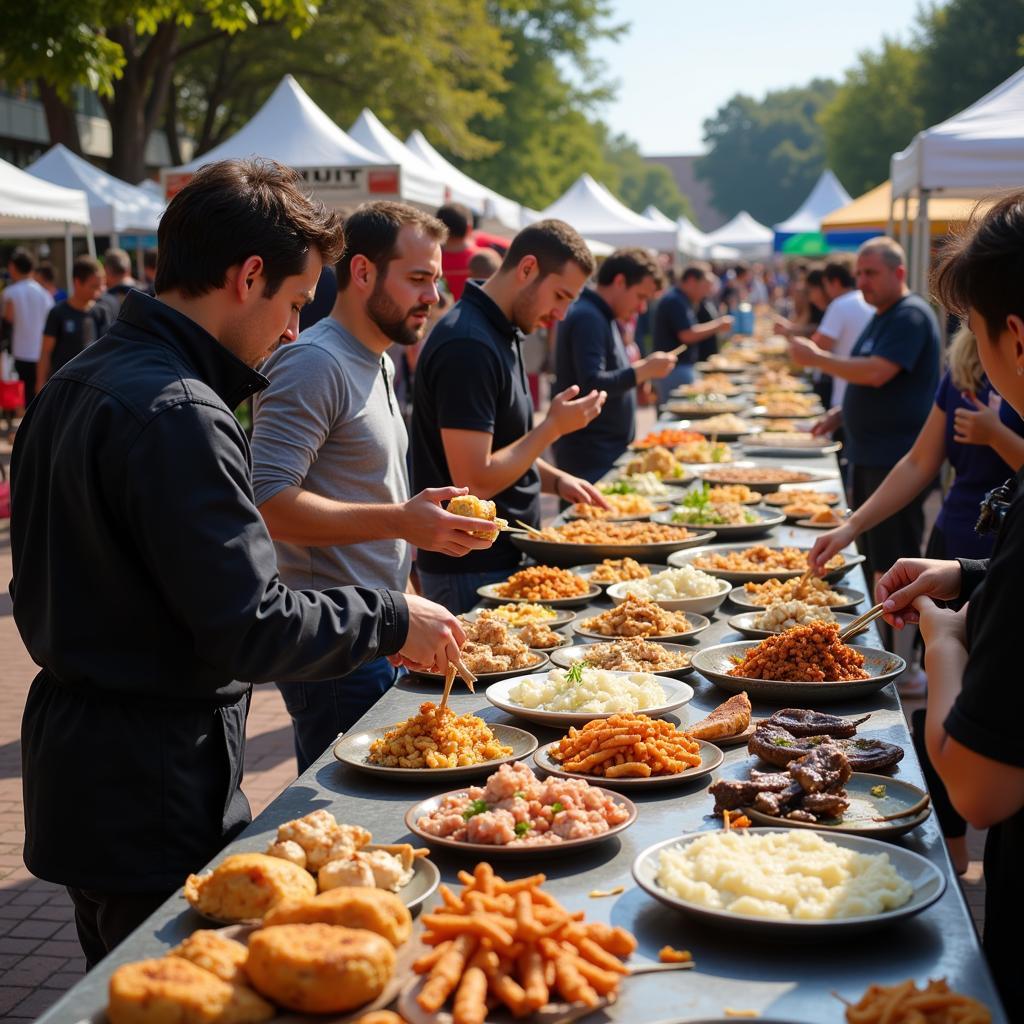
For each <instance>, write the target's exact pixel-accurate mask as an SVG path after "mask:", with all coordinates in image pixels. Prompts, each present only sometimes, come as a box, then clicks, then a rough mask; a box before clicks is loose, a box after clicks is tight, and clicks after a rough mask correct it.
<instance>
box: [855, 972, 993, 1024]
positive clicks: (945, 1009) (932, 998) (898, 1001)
mask: <svg viewBox="0 0 1024 1024" xmlns="http://www.w3.org/2000/svg"><path fill="white" fill-rule="evenodd" d="M846 1024H992V1012H991V1011H990V1010H989V1008H988V1007H987V1006H986V1005H985V1004H984V1003H980V1002H978V1000H977V999H974V998H972V997H971V996H965V995H962V994H961V993H960V992H954V991H953V990H952V989H951V988H950V987H949V985H948V984H947V983H946V979H945V978H932V979H931V980H930V981H929V982H928V984H927V985H925V986H924V988H922V989H918V987H917V985H916V984H914V982H913V981H904V982H902V983H901V984H899V985H872V986H871V987H870V988H869V989H868V990H867V991H866V992H865V993H864V995H862V996H861V997H860V999H859V1000H858V1001H857V1002H856V1003H852V1004H851V1003H847V1006H846Z"/></svg>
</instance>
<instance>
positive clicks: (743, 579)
mask: <svg viewBox="0 0 1024 1024" xmlns="http://www.w3.org/2000/svg"><path fill="white" fill-rule="evenodd" d="M760 546H763V545H758V544H750V543H746V544H713V545H712V544H709V545H706V546H704V547H700V548H690V549H688V550H687V551H677V552H675V553H674V554H672V555H669V559H668V564H669V565H672V566H677V567H678V566H683V565H693V567H694V568H695V569H700V570H701V572H706V573H707V574H708V575H709V576H717V577H718V579H720V580H727V581H728V582H729V583H764V582H765V580H794V579H798V578H799V577H801V576H803V574H804V569H759V570H755V569H749V570H744V569H709V568H707V567H705V566H703V565H696V564H694V563H696V561H697V559H699V558H703V557H704V556H706V555H728V554H731V553H732V552H742V551H747V550H749V549H750V548H752V547H760ZM769 547H771V549H772V550H774V551H778V550H781V549H782V548H783V547H792V548H797V550H798V551H803V552H804V555H805V556H806V555H807V554H808V553H809V552H810V550H811V549H810V548H801V547H798V546H797V545H796V544H782V545H780V544H773V545H769ZM843 559H844V561H843V564H842V565H840V566H838V567H837V568H835V569H830V570H829V571H828V572H827V573H825V575H824V576H823V577H822V579H824V580H827V581H828V582H830V583H831V582H834V581H836V580H841V579H842V578H843V577H844V576H845V575H846V574H847V573H848V572H849V571H850V570H851V569H853V568H854V566H857V565H860V564H861V562H863V561H864V556H863V555H858V554H852V555H851V554H846V553H845V552H844V553H843Z"/></svg>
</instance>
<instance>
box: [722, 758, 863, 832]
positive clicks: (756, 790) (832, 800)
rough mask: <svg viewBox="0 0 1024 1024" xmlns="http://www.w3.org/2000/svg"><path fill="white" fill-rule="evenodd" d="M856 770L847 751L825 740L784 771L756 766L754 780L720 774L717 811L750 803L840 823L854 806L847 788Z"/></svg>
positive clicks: (779, 814)
mask: <svg viewBox="0 0 1024 1024" xmlns="http://www.w3.org/2000/svg"><path fill="white" fill-rule="evenodd" d="M852 774H853V769H852V768H851V767H850V762H849V760H847V757H846V754H845V753H844V752H843V751H842V750H840V748H839V747H835V746H832V745H831V744H824V745H822V746H820V747H817V748H816V749H814V750H812V751H811V752H810V753H809V754H804V755H803V756H802V757H798V758H795V759H794V760H792V761H790V763H789V765H788V766H787V767H786V769H785V770H783V771H780V772H759V771H757V770H756V769H751V772H750V778H749V779H747V780H743V779H719V780H718V781H717V782H715V783H714V784H712V786H711V788H710V790H709V792H710V793H711V795H712V796H713V797H714V798H715V814H721V813H722V812H723V811H735V810H739V809H741V808H744V807H751V808H753V809H754V810H755V811H760V812H761V813H762V814H769V815H771V816H772V817H773V818H787V819H790V820H792V821H800V822H806V823H808V824H820V823H824V822H838V821H842V820H843V815H844V814H845V813H846V811H847V810H848V809H849V806H850V801H849V797H848V795H847V792H846V790H845V789H843V787H844V786H845V785H846V783H847V782H849V781H850V776H851V775H852Z"/></svg>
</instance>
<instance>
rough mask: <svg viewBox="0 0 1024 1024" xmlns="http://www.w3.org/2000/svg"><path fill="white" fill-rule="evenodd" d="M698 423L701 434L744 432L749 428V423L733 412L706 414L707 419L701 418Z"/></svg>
mask: <svg viewBox="0 0 1024 1024" xmlns="http://www.w3.org/2000/svg"><path fill="white" fill-rule="evenodd" d="M699 425H700V429H701V433H703V434H745V433H746V432H747V431H748V430H750V423H749V422H748V421H747V420H745V419H741V418H740V417H739V416H737V415H736V413H734V412H723V413H719V414H718V415H717V416H708V417H707V419H703V420H701V421H700V424H699Z"/></svg>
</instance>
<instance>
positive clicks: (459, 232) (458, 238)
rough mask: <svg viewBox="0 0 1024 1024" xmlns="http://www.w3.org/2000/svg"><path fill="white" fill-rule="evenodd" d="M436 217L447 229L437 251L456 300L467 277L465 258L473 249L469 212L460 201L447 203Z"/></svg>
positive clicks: (467, 262) (467, 260) (474, 246)
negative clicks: (443, 241) (439, 249)
mask: <svg viewBox="0 0 1024 1024" xmlns="http://www.w3.org/2000/svg"><path fill="white" fill-rule="evenodd" d="M437 219H438V220H439V221H440V222H441V223H442V224H443V225H444V226H445V227H446V228H447V229H448V237H447V239H445V243H444V248H443V249H442V250H441V252H442V263H441V271H442V273H443V274H444V279H445V282H446V283H447V285H448V291H450V292H451V293H452V298H454V299H455V301H456V302H458V301H459V299H461V298H462V292H463V289H464V288H465V287H466V282H467V281H468V280H469V279H470V270H469V261H470V260H471V259H472V258H473V255H474V254H475V253H476V252H477V246H476V245H475V244H474V242H473V240H472V237H471V232H472V229H473V214H472V213H470V212H469V210H468V209H467V208H466V207H465V206H463V205H462V204H461V203H448V204H446V205H445V206H442V207H441V209H439V210H438V211H437Z"/></svg>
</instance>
